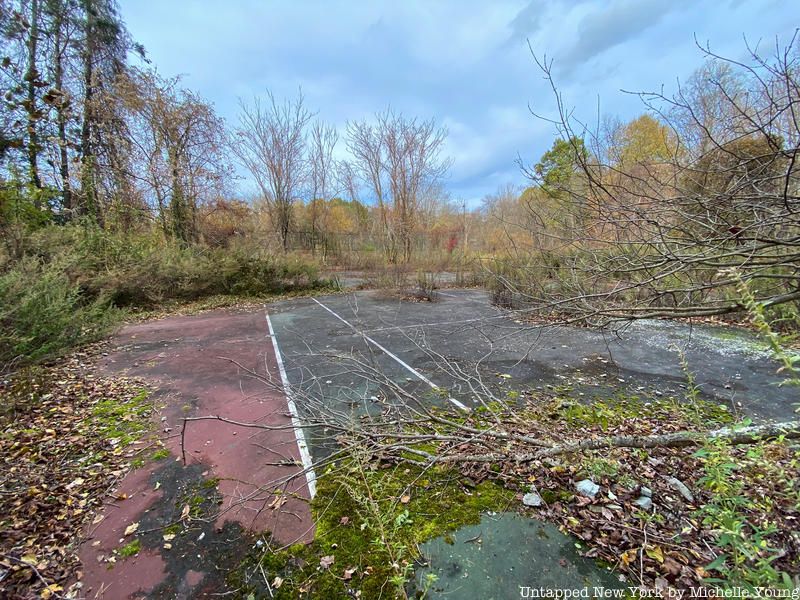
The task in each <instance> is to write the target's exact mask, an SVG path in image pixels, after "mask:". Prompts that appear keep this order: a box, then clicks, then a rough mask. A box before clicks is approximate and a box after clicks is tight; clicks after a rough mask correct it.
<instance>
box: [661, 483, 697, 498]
mask: <svg viewBox="0 0 800 600" xmlns="http://www.w3.org/2000/svg"><path fill="white" fill-rule="evenodd" d="M664 479H665V480H666V482H667V483H668V484H670V486H672V488H673V489H675V490H677V491H678V492H679V493H680V495H681V496H683V497H684V498H685V499H686V501H687V502H694V494H692V491H691V490H690V489H689V488H688V487H687V486H686V484H685V483H683V482H682V481H681V480H680V479H678V478H677V477H665V478H664Z"/></svg>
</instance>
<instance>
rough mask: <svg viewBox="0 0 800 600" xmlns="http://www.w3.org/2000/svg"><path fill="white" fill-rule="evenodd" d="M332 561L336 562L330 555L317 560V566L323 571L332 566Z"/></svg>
mask: <svg viewBox="0 0 800 600" xmlns="http://www.w3.org/2000/svg"><path fill="white" fill-rule="evenodd" d="M334 560H336V558H335V557H334V556H333V555H332V554H331V555H329V556H323V557H322V558H320V559H319V566H320V567H322V568H323V569H328V568H330V566H331V565H332V564H333V561H334Z"/></svg>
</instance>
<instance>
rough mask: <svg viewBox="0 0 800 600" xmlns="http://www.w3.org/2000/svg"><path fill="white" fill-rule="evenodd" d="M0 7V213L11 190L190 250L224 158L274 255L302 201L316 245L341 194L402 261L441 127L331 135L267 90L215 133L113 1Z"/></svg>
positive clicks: (225, 182)
mask: <svg viewBox="0 0 800 600" xmlns="http://www.w3.org/2000/svg"><path fill="white" fill-rule="evenodd" d="M0 11H2V12H0V34H1V35H2V40H3V53H2V58H0V60H1V61H2V63H1V64H2V71H0V72H1V75H0V76H2V83H3V88H4V89H6V90H7V92H6V93H5V95H4V98H3V105H2V106H3V110H2V116H0V159H1V160H2V161H3V166H4V171H5V177H4V186H5V187H6V190H7V193H6V194H5V196H6V204H9V201H8V198H9V197H12V196H14V194H11V193H9V189H10V188H16V191H17V194H16V196H17V197H21V196H25V195H27V196H29V197H30V198H31V199H32V207H30V209H31V210H34V211H44V212H49V213H52V214H53V215H55V217H56V218H57V219H59V220H62V221H69V220H75V219H87V220H89V221H92V222H95V223H97V224H98V225H100V226H106V225H108V226H109V227H121V228H129V227H131V226H132V225H134V224H135V223H137V222H141V221H142V220H144V219H148V218H152V219H154V220H155V222H156V223H158V225H159V226H160V228H161V229H162V230H163V232H164V234H165V235H167V236H170V237H171V238H174V239H176V240H179V241H180V242H181V243H185V244H191V243H196V242H198V241H199V237H200V235H199V234H200V227H199V224H198V219H199V218H200V216H201V214H200V213H201V212H202V211H203V210H204V207H206V206H208V205H209V204H214V203H218V202H220V201H221V200H223V199H225V198H230V197H231V196H232V191H231V186H232V181H233V180H234V176H235V169H234V166H235V165H237V164H238V165H239V166H240V167H242V168H243V169H244V171H246V173H247V174H248V177H249V179H250V180H251V181H252V182H254V183H255V184H256V186H257V189H258V196H259V199H260V202H261V204H260V205H261V206H263V207H264V208H265V209H266V211H267V212H268V215H269V219H270V221H271V224H272V226H273V227H274V229H275V231H276V232H277V234H278V235H279V237H280V240H281V245H282V247H283V250H284V251H288V250H289V241H290V232H291V230H292V229H293V228H294V227H295V226H296V225H297V223H296V217H297V215H296V212H297V211H298V205H301V204H306V205H308V207H309V208H308V210H307V211H304V212H305V213H307V216H308V225H309V226H310V229H311V232H312V236H317V235H319V234H320V233H321V230H322V228H323V227H324V225H325V222H326V220H327V215H326V214H324V213H326V212H327V207H328V206H329V204H330V202H331V201H332V200H333V199H334V198H337V197H347V198H348V200H349V201H355V202H358V203H359V204H367V203H369V204H372V205H374V206H375V207H376V208H375V212H376V223H377V224H378V225H377V226H376V229H377V231H376V232H375V233H377V234H379V237H380V243H381V246H382V248H383V251H384V253H385V256H386V258H387V259H388V260H389V261H391V262H397V261H404V262H407V261H409V260H410V259H411V252H412V236H413V235H414V232H415V231H416V229H417V228H418V226H419V222H418V217H419V213H420V210H421V206H422V205H423V204H424V203H425V202H426V201H428V200H429V199H430V198H431V197H432V196H434V195H436V194H437V193H438V192H439V191H440V188H439V187H438V183H439V182H440V180H441V178H442V177H443V176H444V174H445V173H446V171H447V168H448V166H449V161H448V160H447V159H445V158H444V157H442V155H441V153H442V148H443V144H444V140H445V136H446V132H445V131H444V129H442V128H440V127H438V126H437V125H436V123H435V122H434V121H433V120H420V119H416V118H408V117H406V116H404V115H402V114H399V113H396V112H394V111H392V110H391V109H387V110H386V111H383V112H381V113H379V114H377V115H375V116H374V118H369V119H363V120H359V121H354V122H351V123H349V124H348V125H347V129H346V132H345V134H344V136H343V137H344V140H340V134H339V132H338V131H337V130H336V129H335V128H334V127H332V126H331V125H329V124H326V123H325V122H323V121H322V120H320V119H319V118H317V114H316V113H315V112H313V111H312V110H311V109H310V108H308V107H307V106H306V102H305V99H304V97H303V95H302V93H301V92H299V93H298V95H297V96H296V97H295V98H291V99H286V100H282V99H277V98H275V97H274V96H273V95H272V94H271V93H270V92H269V91H267V92H266V94H265V96H264V97H255V98H253V99H251V100H241V101H240V113H239V118H238V122H237V123H236V124H235V125H233V126H230V127H229V126H227V125H226V123H225V122H224V121H223V119H221V118H220V117H219V115H217V114H216V112H215V110H214V107H213V106H212V105H211V104H210V103H209V102H207V101H205V100H204V99H203V98H201V97H200V96H199V95H198V94H196V93H194V92H192V91H190V90H187V89H184V88H183V87H182V86H181V82H180V80H179V79H177V78H164V77H162V76H160V75H159V74H158V72H157V70H156V69H154V68H152V67H151V66H150V65H149V61H148V59H147V57H146V53H145V51H144V48H142V47H141V46H140V45H138V44H137V43H135V41H134V40H133V39H132V38H131V35H130V34H129V32H128V31H127V29H126V28H125V25H124V23H123V21H122V19H121V17H120V14H119V9H118V6H117V4H116V3H115V2H114V1H113V0H19V2H15V3H12V2H3V3H2V4H0ZM132 58H138V60H136V63H137V64H133V61H132V60H131V59H132ZM341 146H344V147H343V148H340V147H341ZM362 199H363V201H361V200H362ZM17 208H19V207H17ZM8 210H9V207H8V206H7V207H6V211H5V212H8Z"/></svg>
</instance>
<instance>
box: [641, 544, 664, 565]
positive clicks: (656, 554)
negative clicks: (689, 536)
mask: <svg viewBox="0 0 800 600" xmlns="http://www.w3.org/2000/svg"><path fill="white" fill-rule="evenodd" d="M644 551H645V554H647V556H649V557H650V558H652V559H653V560H655V561H657V562H658V563H663V562H664V553H663V552H662V550H661V548H660V547H659V546H647V548H645V550H644Z"/></svg>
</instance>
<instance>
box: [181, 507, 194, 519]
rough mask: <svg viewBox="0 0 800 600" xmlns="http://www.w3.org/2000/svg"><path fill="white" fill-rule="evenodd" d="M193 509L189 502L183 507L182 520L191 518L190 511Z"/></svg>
mask: <svg viewBox="0 0 800 600" xmlns="http://www.w3.org/2000/svg"><path fill="white" fill-rule="evenodd" d="M191 510H192V508H191V507H190V506H189V505H188V504H187V505H186V506H184V507H183V510H182V511H181V521H185V520H186V519H188V518H189V512H190V511H191Z"/></svg>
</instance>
